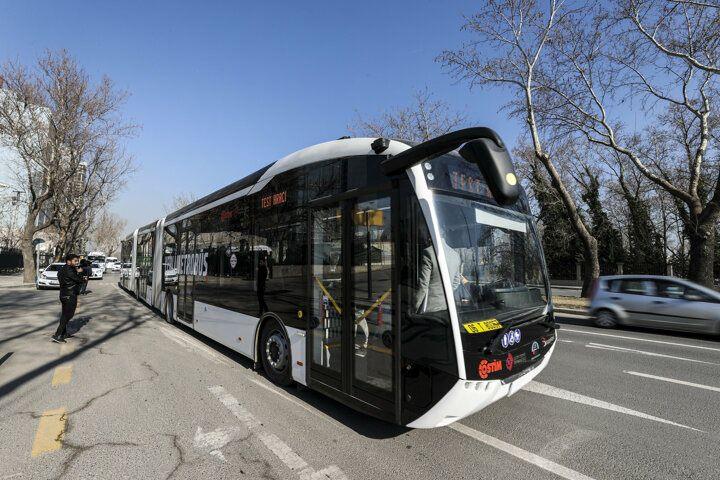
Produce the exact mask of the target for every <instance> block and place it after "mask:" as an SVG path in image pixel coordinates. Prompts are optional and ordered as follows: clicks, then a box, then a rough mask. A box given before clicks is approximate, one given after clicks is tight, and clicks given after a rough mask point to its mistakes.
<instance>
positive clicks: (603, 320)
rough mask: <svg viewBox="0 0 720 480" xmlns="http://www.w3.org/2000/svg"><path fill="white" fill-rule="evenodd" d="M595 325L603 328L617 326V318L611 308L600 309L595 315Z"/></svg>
mask: <svg viewBox="0 0 720 480" xmlns="http://www.w3.org/2000/svg"><path fill="white" fill-rule="evenodd" d="M595 325H597V326H598V327H602V328H613V327H615V326H617V318H615V314H614V313H613V312H611V311H610V310H600V311H599V312H598V313H597V316H595Z"/></svg>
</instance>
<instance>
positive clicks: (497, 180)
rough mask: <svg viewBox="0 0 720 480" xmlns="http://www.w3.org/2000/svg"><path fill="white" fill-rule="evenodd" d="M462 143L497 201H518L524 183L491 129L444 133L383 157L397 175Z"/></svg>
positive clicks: (384, 164) (386, 168) (388, 169)
mask: <svg viewBox="0 0 720 480" xmlns="http://www.w3.org/2000/svg"><path fill="white" fill-rule="evenodd" d="M463 144H464V145H463ZM461 145H462V148H461V149H460V151H459V153H460V155H461V156H462V157H463V158H464V159H465V160H467V161H469V162H472V163H475V164H477V165H478V167H479V168H480V172H481V173H482V174H483V176H484V177H485V180H486V181H487V183H488V187H489V188H490V192H491V193H492V195H493V197H494V198H495V200H496V201H497V202H498V203H499V204H500V205H511V204H513V203H515V201H516V200H517V199H518V197H519V196H520V186H519V185H518V181H517V177H516V176H515V170H514V168H513V164H512V160H511V158H510V154H509V153H508V151H507V149H506V148H505V144H504V143H503V141H502V139H501V138H500V136H499V135H498V134H497V133H495V131H494V130H492V129H490V128H486V127H473V128H465V129H462V130H457V131H455V132H450V133H446V134H445V135H440V136H439V137H436V138H433V139H431V140H428V141H425V142H423V143H420V144H418V145H416V146H414V147H412V148H410V149H408V150H405V151H404V152H402V153H399V154H397V155H395V156H392V157H390V158H388V159H386V160H383V162H382V164H381V166H382V169H383V172H384V173H385V174H386V175H393V174H395V173H398V172H401V171H403V170H406V169H408V168H410V167H412V166H413V165H415V164H417V163H420V162H421V161H423V160H425V159H428V158H434V157H437V156H439V155H443V154H445V153H448V152H451V151H452V150H455V149H456V148H458V147H460V146H461Z"/></svg>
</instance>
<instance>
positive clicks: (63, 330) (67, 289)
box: [52, 253, 83, 343]
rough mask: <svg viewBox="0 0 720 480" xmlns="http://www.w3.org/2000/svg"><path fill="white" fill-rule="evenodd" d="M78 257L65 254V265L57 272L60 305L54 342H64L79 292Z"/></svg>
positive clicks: (79, 271)
mask: <svg viewBox="0 0 720 480" xmlns="http://www.w3.org/2000/svg"><path fill="white" fill-rule="evenodd" d="M78 260H79V257H78V256H77V255H75V254H74V253H68V254H67V255H66V256H65V265H63V266H62V267H61V268H60V271H59V272H58V281H59V283H60V304H61V305H62V308H61V313H60V323H59V325H58V328H57V330H56V331H55V335H53V336H52V341H53V342H55V343H66V342H65V337H66V336H67V324H68V322H69V321H70V319H71V318H72V317H73V315H75V308H77V296H78V293H80V286H81V285H82V283H83V279H82V277H81V276H80V273H81V272H82V269H81V268H80V267H78Z"/></svg>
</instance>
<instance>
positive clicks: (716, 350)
mask: <svg viewBox="0 0 720 480" xmlns="http://www.w3.org/2000/svg"><path fill="white" fill-rule="evenodd" d="M562 331H563V332H573V333H584V334H585V335H598V336H600V337H612V338H622V339H624V340H636V341H638V342H648V343H659V344H661V345H673V346H676V347H687V348H697V349H700V350H710V351H712V352H720V348H713V347H703V346H702V345H690V344H687V343H677V342H666V341H663V340H652V339H649V338H638V337H628V336H627V335H613V334H611V333H600V332H586V331H585V330H573V329H572V328H565V325H563V328H562Z"/></svg>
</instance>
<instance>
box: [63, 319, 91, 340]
mask: <svg viewBox="0 0 720 480" xmlns="http://www.w3.org/2000/svg"><path fill="white" fill-rule="evenodd" d="M91 319H92V316H90V315H83V316H81V317H75V318H73V319H72V320H70V321H69V322H68V324H67V333H68V335H75V334H76V333H78V332H79V331H80V330H81V329H82V328H83V327H84V326H85V325H87V324H88V323H89V322H90V320H91Z"/></svg>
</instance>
